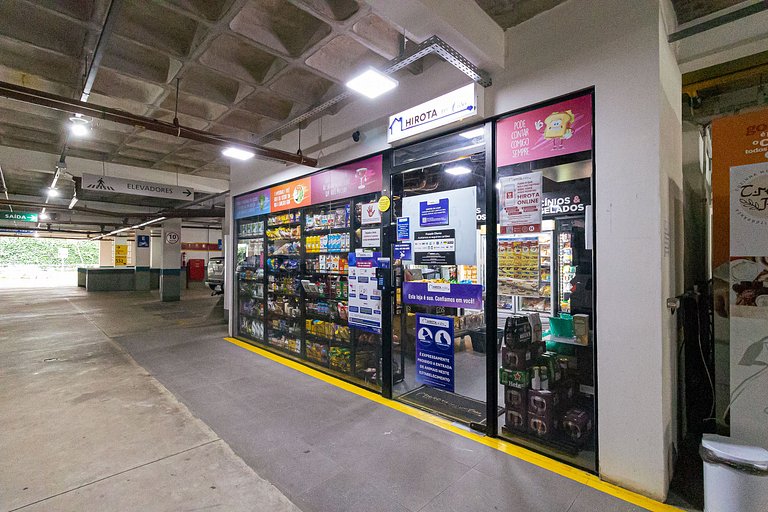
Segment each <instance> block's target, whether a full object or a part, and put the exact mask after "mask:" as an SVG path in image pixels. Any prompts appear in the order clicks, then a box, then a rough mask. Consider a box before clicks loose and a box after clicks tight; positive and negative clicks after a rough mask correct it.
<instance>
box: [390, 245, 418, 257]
mask: <svg viewBox="0 0 768 512" xmlns="http://www.w3.org/2000/svg"><path fill="white" fill-rule="evenodd" d="M393 252H394V257H395V259H396V260H412V259H413V256H412V255H411V244H410V243H405V244H395V246H394V247H393Z"/></svg>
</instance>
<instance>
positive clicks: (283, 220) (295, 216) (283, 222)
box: [267, 212, 300, 227]
mask: <svg viewBox="0 0 768 512" xmlns="http://www.w3.org/2000/svg"><path fill="white" fill-rule="evenodd" d="M299 222H300V214H299V212H288V213H280V214H272V215H270V216H269V218H268V219H267V226H270V227H271V226H288V225H292V224H293V225H298V224H299Z"/></svg>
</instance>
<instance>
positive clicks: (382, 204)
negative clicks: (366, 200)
mask: <svg viewBox="0 0 768 512" xmlns="http://www.w3.org/2000/svg"><path fill="white" fill-rule="evenodd" d="M391 204H392V201H391V200H390V199H389V196H381V197H380V198H379V211H381V212H385V211H387V210H389V207H390V205H391Z"/></svg>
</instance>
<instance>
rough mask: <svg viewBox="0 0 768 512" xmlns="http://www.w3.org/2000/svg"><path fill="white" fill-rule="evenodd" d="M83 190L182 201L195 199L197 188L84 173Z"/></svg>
mask: <svg viewBox="0 0 768 512" xmlns="http://www.w3.org/2000/svg"><path fill="white" fill-rule="evenodd" d="M81 188H82V189H83V190H89V191H93V192H106V193H112V194H131V195H134V196H149V197H163V198H165V199H178V200H180V201H184V200H192V199H194V195H195V190H194V189H193V188H190V187H180V186H178V185H166V184H164V183H150V182H147V181H138V180H127V179H124V178H115V177H112V176H98V175H95V174H83V182H82V185H81Z"/></svg>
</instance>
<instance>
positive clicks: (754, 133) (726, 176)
mask: <svg viewBox="0 0 768 512" xmlns="http://www.w3.org/2000/svg"><path fill="white" fill-rule="evenodd" d="M766 161H768V109H765V110H760V111H757V112H748V113H746V114H740V115H736V116H731V117H724V118H721V119H715V120H714V121H712V235H713V236H712V267H713V269H714V268H717V267H719V266H720V265H722V264H723V263H726V262H727V261H728V259H729V255H730V251H729V242H730V239H731V238H730V197H729V190H730V169H731V167H736V166H739V165H747V164H756V163H761V162H766Z"/></svg>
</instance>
